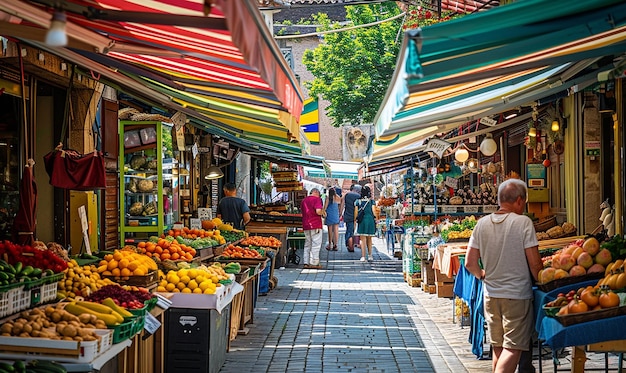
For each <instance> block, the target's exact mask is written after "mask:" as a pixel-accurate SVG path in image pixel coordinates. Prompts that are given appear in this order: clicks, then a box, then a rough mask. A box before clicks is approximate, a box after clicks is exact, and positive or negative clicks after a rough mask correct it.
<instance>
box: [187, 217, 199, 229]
mask: <svg viewBox="0 0 626 373" xmlns="http://www.w3.org/2000/svg"><path fill="white" fill-rule="evenodd" d="M189 228H191V229H202V220H200V219H198V218H191V219H189Z"/></svg>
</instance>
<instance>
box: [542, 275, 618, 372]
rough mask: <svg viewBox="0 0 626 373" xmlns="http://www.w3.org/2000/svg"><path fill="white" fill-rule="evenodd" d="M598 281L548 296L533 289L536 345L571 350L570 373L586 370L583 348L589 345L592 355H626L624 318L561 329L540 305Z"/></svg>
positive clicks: (569, 286)
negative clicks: (560, 294) (537, 339)
mask: <svg viewBox="0 0 626 373" xmlns="http://www.w3.org/2000/svg"><path fill="white" fill-rule="evenodd" d="M597 282H598V281H597V280H592V281H586V282H581V283H576V284H571V285H568V286H563V287H561V288H558V289H554V290H552V291H550V292H547V293H546V292H543V291H541V290H539V289H535V290H534V296H535V302H534V307H535V315H536V317H535V328H536V330H537V332H538V334H539V342H540V343H541V344H545V345H547V346H549V347H550V348H551V349H552V351H557V350H559V349H562V348H564V347H573V349H572V373H582V372H584V371H585V360H586V357H585V346H586V345H593V346H589V350H590V351H594V352H618V353H623V352H626V340H624V330H626V315H622V316H617V317H610V318H606V319H600V320H594V321H587V322H583V323H579V324H573V325H569V326H563V325H562V324H561V323H560V322H559V321H558V320H557V319H555V318H553V317H545V313H544V311H543V309H542V306H543V304H545V303H546V302H548V301H549V300H552V299H555V298H556V296H557V294H558V293H563V292H565V293H567V292H568V291H569V290H572V289H574V290H575V289H578V288H579V287H584V286H587V285H594V284H595V283H597ZM603 342H610V343H603ZM540 358H541V355H540ZM620 360H621V359H620ZM539 366H541V364H539ZM620 371H621V367H620Z"/></svg>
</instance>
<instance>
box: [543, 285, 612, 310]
mask: <svg viewBox="0 0 626 373" xmlns="http://www.w3.org/2000/svg"><path fill="white" fill-rule="evenodd" d="M619 305H620V297H619V296H618V295H617V294H616V293H614V292H613V291H611V290H610V289H607V288H606V287H601V286H598V285H596V286H591V285H589V286H587V287H581V288H578V290H570V291H569V292H568V293H559V294H558V296H557V298H556V299H555V300H553V301H550V302H548V303H546V304H545V306H546V307H561V308H560V309H559V311H558V312H557V316H563V315H569V314H573V313H581V312H587V311H595V310H600V309H604V308H611V307H617V306H619Z"/></svg>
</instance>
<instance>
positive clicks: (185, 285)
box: [157, 266, 228, 294]
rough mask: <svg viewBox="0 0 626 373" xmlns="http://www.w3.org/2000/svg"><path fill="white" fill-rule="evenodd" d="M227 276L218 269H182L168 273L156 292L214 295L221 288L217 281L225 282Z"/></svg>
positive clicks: (214, 267)
mask: <svg viewBox="0 0 626 373" xmlns="http://www.w3.org/2000/svg"><path fill="white" fill-rule="evenodd" d="M227 278H228V275H226V273H225V272H224V270H223V269H222V268H221V267H220V268H217V267H216V266H209V267H206V266H200V267H197V268H182V269H179V270H177V271H173V270H172V271H169V272H167V274H166V275H165V276H164V277H163V278H162V279H161V281H160V282H159V285H158V287H157V291H162V292H171V293H187V294H191V293H193V294H215V291H216V289H217V288H218V287H219V286H222V285H221V284H220V283H219V281H220V280H225V279H227Z"/></svg>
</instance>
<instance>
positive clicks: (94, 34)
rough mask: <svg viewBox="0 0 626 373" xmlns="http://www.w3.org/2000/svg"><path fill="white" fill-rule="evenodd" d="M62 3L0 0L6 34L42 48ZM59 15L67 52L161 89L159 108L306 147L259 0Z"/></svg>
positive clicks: (88, 9) (163, 1)
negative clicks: (186, 112) (189, 111)
mask: <svg viewBox="0 0 626 373" xmlns="http://www.w3.org/2000/svg"><path fill="white" fill-rule="evenodd" d="M57 3H58V2H56V1H52V0H51V1H45V0H44V1H38V2H36V3H32V2H29V1H21V0H20V1H14V2H2V4H0V11H1V12H3V13H6V14H7V15H10V16H11V17H2V19H4V20H3V21H0V32H2V34H4V35H8V36H14V37H17V38H20V39H22V40H25V41H34V42H38V43H42V42H43V38H44V36H45V32H46V30H47V29H48V28H49V27H50V23H51V18H52V13H53V11H54V8H53V7H54V6H55V5H57ZM62 10H63V11H64V12H65V14H66V15H67V27H66V30H67V34H68V39H69V42H68V49H70V50H73V51H75V52H80V54H81V55H82V56H84V57H86V58H89V59H91V60H94V61H97V62H98V63H99V64H102V65H103V66H107V67H109V68H110V69H111V70H112V71H114V72H116V73H120V74H123V75H126V76H128V77H130V78H131V79H133V80H135V81H137V82H139V83H140V84H142V85H144V86H145V87H147V88H148V89H150V90H153V91H155V92H158V93H161V94H162V95H164V96H165V97H167V98H168V101H167V102H161V104H162V105H164V106H167V107H170V108H174V109H176V110H177V109H178V108H179V107H180V106H182V107H189V108H191V109H192V110H193V111H195V113H196V114H197V117H198V118H206V119H211V120H212V121H213V122H219V123H221V124H222V125H223V126H224V127H225V128H231V129H232V130H240V132H241V134H242V135H243V136H247V135H248V134H254V136H257V137H262V138H265V139H266V140H267V141H276V142H283V143H289V142H299V141H300V129H299V124H298V121H299V118H300V114H301V112H302V93H301V92H300V88H299V84H298V82H297V80H296V78H295V75H294V73H293V72H292V71H291V69H290V67H289V66H288V64H287V62H286V61H285V59H284V58H283V56H282V53H281V52H280V49H279V47H278V45H277V44H276V42H275V41H274V39H273V38H272V35H271V33H270V32H269V30H268V28H267V26H266V23H265V21H264V19H263V16H262V14H261V13H260V11H259V9H258V5H257V3H256V2H255V1H254V0H215V1H206V0H133V1H126V0H93V1H89V2H84V1H81V0H66V1H64V2H62ZM0 14H1V13H0ZM51 49H52V50H51V52H53V53H55V51H58V50H60V49H64V48H58V47H55V48H51ZM207 123H209V122H207ZM240 127H241V128H240Z"/></svg>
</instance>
